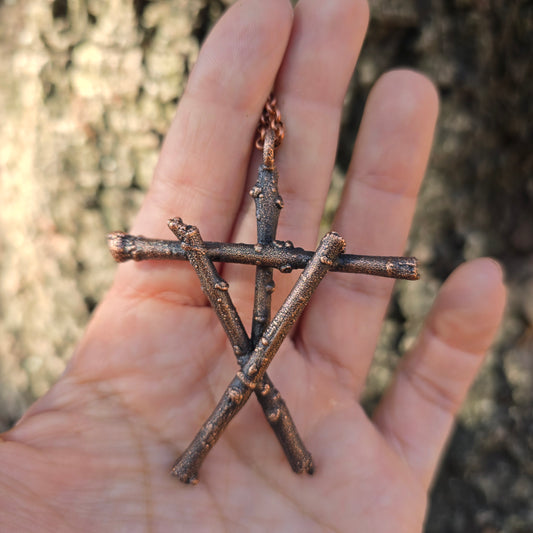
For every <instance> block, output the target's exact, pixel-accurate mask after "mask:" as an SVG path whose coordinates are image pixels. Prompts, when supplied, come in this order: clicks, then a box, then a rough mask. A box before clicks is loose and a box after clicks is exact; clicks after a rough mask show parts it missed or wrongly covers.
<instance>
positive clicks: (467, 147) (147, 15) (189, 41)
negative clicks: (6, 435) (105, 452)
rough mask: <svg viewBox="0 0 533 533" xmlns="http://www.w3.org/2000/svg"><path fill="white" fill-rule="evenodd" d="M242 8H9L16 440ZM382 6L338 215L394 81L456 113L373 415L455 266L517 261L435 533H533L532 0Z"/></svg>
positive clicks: (0, 37)
mask: <svg viewBox="0 0 533 533" xmlns="http://www.w3.org/2000/svg"><path fill="white" fill-rule="evenodd" d="M227 3H230V2H222V1H221V0H212V1H209V0H174V1H173V2H146V1H145V0H135V1H134V2H127V1H125V0H116V1H113V2H104V1H101V0H87V1H86V2H81V1H80V0H71V1H67V0H54V1H51V2H36V1H32V0H20V1H18V2H14V1H13V0H10V1H7V0H4V1H3V2H0V21H1V26H2V31H1V32H0V58H1V59H0V113H1V116H2V128H1V129H0V140H1V142H0V176H1V177H0V257H1V261H0V406H1V407H0V429H3V428H7V427H9V426H10V425H11V424H12V423H13V422H14V421H16V420H17V419H18V417H19V416H20V415H21V413H22V412H23V411H24V409H25V408H26V407H27V405H28V404H29V403H30V402H31V401H33V400H34V399H35V398H36V397H38V396H40V395H42V394H43V393H44V392H45V391H46V390H47V388H48V387H49V385H50V383H52V382H53V381H54V379H55V378H56V377H57V376H58V375H59V374H60V373H61V371H62V370H63V368H64V365H65V363H66V361H67V359H68V357H69V356H70V354H71V353H72V350H73V346H74V345H75V343H76V341H77V340H78V339H79V337H80V335H81V332H82V330H83V328H84V326H85V324H86V323H87V320H88V317H89V314H90V312H91V310H92V309H93V308H94V306H95V304H96V303H97V302H98V301H99V299H100V298H101V297H102V295H103V293H104V292H105V290H106V289H107V287H108V286H109V284H110V281H111V278H112V275H113V272H114V270H115V265H114V262H113V260H112V258H111V257H110V255H109V253H108V251H107V247H106V243H105V234H106V233H107V232H108V231H111V230H116V229H124V230H127V229H128V227H129V223H130V221H131V218H132V216H133V213H134V212H135V211H136V209H137V207H138V206H139V203H140V201H141V198H142V196H143V194H144V191H145V190H146V188H147V186H148V184H149V181H150V179H151V173H152V169H153V166H154V163H155V160H156V157H157V152H158V149H159V146H160V143H161V139H162V136H163V135H164V133H165V131H166V129H167V128H168V125H169V122H170V120H171V117H172V115H173V113H174V109H175V104H176V102H177V100H178V99H179V97H180V95H181V92H182V90H183V87H184V84H185V80H186V76H187V74H188V72H189V70H190V68H191V66H192V64H193V63H194V61H195V59H196V56H197V52H198V49H199V46H200V44H201V42H202V40H203V38H204V37H205V35H206V33H207V31H208V30H209V28H210V26H211V25H212V23H213V21H214V20H215V19H216V18H217V17H218V16H219V15H220V13H221V12H222V10H223V9H224V7H225V5H226V4H227ZM370 4H371V10H372V22H371V26H370V32H369V35H368V38H367V40H366V43H365V47H364V50H363V56H362V58H361V61H360V63H359V67H358V70H357V72H356V74H355V75H354V78H353V83H352V85H351V89H350V95H349V97H348V99H347V103H346V113H345V116H344V121H343V127H342V135H341V143H340V148H339V153H338V164H337V168H336V172H335V176H334V181H333V186H332V194H331V196H330V200H329V202H328V209H327V215H328V216H330V213H331V211H332V208H333V206H334V205H335V203H336V201H337V199H338V196H339V193H340V189H341V187H342V177H343V174H344V172H345V170H346V168H347V164H348V157H349V152H350V150H351V147H352V143H353V139H354V136H355V132H356V129H357V124H358V122H359V118H360V115H361V111H362V106H363V103H364V101H365V98H366V95H367V93H368V90H369V88H370V87H371V85H372V84H373V83H374V82H375V80H376V78H377V77H378V76H379V75H380V74H381V73H382V72H384V71H385V70H387V69H389V68H391V67H397V66H409V67H414V68H418V69H421V70H422V71H424V72H426V73H427V74H428V75H429V76H430V77H432V78H433V79H434V80H435V81H436V83H437V85H438V87H439V89H440V92H441V96H442V106H441V109H442V111H441V118H440V123H439V131H438V135H437V139H436V143H435V148H434V152H433V157H432V161H431V168H430V170H429V171H428V175H427V180H426V183H425V186H424V189H423V193H422V200H421V203H420V206H419V209H418V214H417V217H416V222H415V227H414V230H413V232H412V236H411V240H410V247H409V250H408V253H409V254H413V255H417V256H418V257H419V259H421V260H422V262H423V264H424V265H425V268H424V270H423V281H420V282H417V283H405V282H403V283H400V284H398V286H397V289H396V292H395V298H394V301H393V304H392V305H391V309H390V312H389V315H388V318H387V321H386V324H385V327H384V330H383V335H382V338H381V342H380V346H379V350H378V352H377V356H376V361H375V364H374V366H373V367H372V371H371V375H370V379H369V384H368V389H367V397H366V402H367V405H368V407H369V409H371V408H372V406H373V405H374V404H375V402H376V400H377V399H378V398H379V395H380V392H381V391H382V390H383V387H385V386H386V384H387V383H388V381H389V379H390V376H391V374H392V372H393V369H394V367H395V365H396V363H397V360H398V358H399V357H400V355H399V354H401V353H402V352H403V351H404V350H405V348H406V347H407V346H409V344H410V343H411V342H412V339H413V337H414V335H415V333H416V330H417V328H418V327H419V325H420V321H421V317H422V316H423V315H424V313H425V312H426V310H427V309H428V307H429V306H430V304H431V301H432V299H433V297H434V295H435V293H436V291H437V289H438V287H439V285H440V284H441V283H442V281H443V279H444V278H445V277H446V276H447V274H448V273H449V272H450V271H451V270H452V268H453V267H455V266H456V265H457V264H459V263H460V262H461V261H463V260H465V259H468V258H472V257H477V256H480V255H486V254H490V255H493V256H495V257H496V258H498V259H499V260H501V261H502V262H503V263H504V265H505V267H506V270H507V278H508V282H509V285H510V287H511V302H510V305H509V309H508V313H507V315H506V319H505V324H504V328H503V331H502V334H501V336H500V340H499V342H498V344H497V346H496V348H495V350H494V351H493V353H492V354H491V356H490V358H489V361H488V363H487V364H486V365H485V367H484V369H483V371H482V374H481V376H480V378H479V379H478V381H477V383H476V385H475V387H474V389H473V392H472V393H471V394H470V397H469V400H468V403H467V405H466V407H465V408H464V409H463V411H462V413H461V416H460V420H459V424H458V427H457V430H456V432H455V434H454V436H453V438H452V441H451V446H450V449H449V451H448V454H447V455H446V458H445V459H444V462H443V465H442V470H441V473H440V476H439V478H438V480H437V483H436V485H435V488H434V490H433V493H432V497H431V510H430V515H429V519H428V525H427V527H426V531H427V533H441V532H442V533H444V532H446V533H448V532H452V533H454V532H465V531H468V532H470V531H480V532H484V533H489V532H496V531H501V532H516V533H518V532H526V531H531V530H532V529H533V513H532V511H531V502H532V501H533V461H532V459H531V458H532V457H533V453H532V452H533V433H532V431H533V430H532V428H533V411H532V409H531V404H532V401H533V358H532V356H531V354H532V352H533V303H532V302H533V231H532V228H533V205H532V204H533V182H532V178H531V175H532V173H533V155H532V152H531V146H532V143H533V135H532V128H531V113H529V114H528V111H529V110H530V106H531V101H532V99H533V92H532V83H533V82H532V80H533V72H532V70H533V68H532V62H531V50H532V49H533V10H532V7H531V2H529V1H528V0H507V1H504V0H433V1H432V2H430V1H429V0H402V1H401V2H399V1H395V0H370ZM282 192H283V191H282ZM349 251H351V252H356V250H352V249H350V250H349Z"/></svg>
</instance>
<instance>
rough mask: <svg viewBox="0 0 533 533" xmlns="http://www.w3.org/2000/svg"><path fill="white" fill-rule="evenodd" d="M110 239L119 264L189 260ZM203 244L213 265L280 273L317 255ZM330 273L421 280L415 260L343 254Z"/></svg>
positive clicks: (137, 239)
mask: <svg viewBox="0 0 533 533" xmlns="http://www.w3.org/2000/svg"><path fill="white" fill-rule="evenodd" d="M107 239H108V246H109V249H110V251H111V254H112V255H113V258H114V259H115V261H117V262H118V263H122V262H125V261H130V260H133V261H147V260H162V259H173V260H178V261H184V260H187V254H186V252H185V250H184V249H183V247H182V245H181V243H179V242H177V241H169V240H163V239H148V238H146V237H142V236H137V235H129V234H127V233H122V232H120V231H116V232H114V233H110V234H109V235H108V237H107ZM204 244H205V247H206V254H207V257H209V259H211V261H214V262H223V263H238V264H242V265H257V264H261V265H263V266H268V267H272V268H277V269H278V270H280V271H281V272H292V271H293V270H300V269H303V268H305V266H306V265H307V263H308V262H309V260H310V259H311V257H313V253H314V252H310V251H307V250H304V249H302V248H295V247H294V246H293V245H292V243H291V242H290V241H274V242H273V243H272V244H270V245H268V246H257V245H253V244H232V243H224V242H209V241H206V242H205V243H204ZM331 272H346V273H350V274H367V275H371V276H381V277H385V278H395V279H404V280H417V279H419V278H420V275H419V272H418V261H417V259H416V258H415V257H396V256H390V257H389V256H373V255H356V254H341V255H340V256H339V257H338V258H337V260H336V261H335V263H334V264H333V266H332V267H331Z"/></svg>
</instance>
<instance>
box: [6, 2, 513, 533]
mask: <svg viewBox="0 0 533 533" xmlns="http://www.w3.org/2000/svg"><path fill="white" fill-rule="evenodd" d="M367 20H368V8H367V6H366V3H365V2H364V0H331V1H328V2H324V1H323V0H301V1H300V3H299V4H298V7H297V8H296V9H295V11H294V13H293V10H292V8H291V6H290V3H289V2H288V1H287V0H270V1H269V2H264V1H263V0H242V1H240V2H237V3H236V4H235V5H234V6H233V7H232V8H230V9H229V10H228V12H227V13H226V15H225V16H224V17H223V19H222V20H221V21H220V23H219V24H218V25H217V27H216V28H215V29H214V30H213V32H212V34H211V35H210V37H209V39H208V41H207V42H206V44H205V46H204V48H203V50H202V53H201V54H200V58H199V59H198V63H197V65H196V67H195V69H194V71H193V73H192V75H191V78H190V81H189V84H188V87H187V90H186V93H185V95H184V96H183V98H182V100H181V102H180V105H179V109H178V112H177V115H176V118H175V120H174V122H173V124H172V126H171V128H170V131H169V133H168V136H167V139H166V141H165V144H164V147H163V150H162V153H161V157H160V160H159V163H158V166H157V169H156V172H155V177H154V182H153V185H152V188H151V190H150V192H149V194H148V196H147V198H146V201H145V203H144V206H143V208H142V209H141V212H140V213H139V215H138V217H137V220H136V223H135V227H134V228H133V231H134V232H135V233H143V234H145V235H149V236H159V237H163V238H168V237H169V236H170V233H169V231H168V229H167V228H166V220H167V219H168V218H170V217H173V216H181V217H182V218H183V219H184V221H185V222H187V223H191V224H196V225H198V226H199V227H200V228H201V231H202V235H203V237H204V238H205V239H206V240H220V241H232V242H254V239H255V212H254V205H253V202H252V201H250V199H249V198H248V195H247V191H248V189H249V187H250V185H251V184H252V183H253V182H254V181H255V177H254V173H255V169H256V168H257V166H258V164H259V159H258V155H259V154H258V153H257V154H254V153H253V148H252V142H253V138H254V132H255V128H256V125H257V120H258V117H259V115H260V113H261V110H262V106H263V103H264V101H265V100H266V98H267V95H268V94H269V92H270V91H271V88H272V86H274V87H275V93H276V95H277V98H278V102H279V107H280V108H281V110H282V113H283V118H284V121H285V124H286V128H287V132H288V133H287V137H286V140H285V141H284V144H283V148H282V149H281V150H280V151H279V155H278V168H279V171H280V192H281V194H282V196H283V198H284V201H285V206H286V209H284V210H283V212H282V214H281V218H280V223H279V232H278V236H279V238H281V239H290V240H292V241H294V242H295V243H296V244H297V245H298V246H303V247H306V248H307V249H312V248H314V245H315V243H316V239H317V232H318V226H319V222H320V218H321V215H322V211H323V206H324V202H325V198H326V194H327V191H328V187H329V179H330V176H331V172H332V169H333V164H334V159H335V150H336V142H337V137H338V131H339V123H340V113H341V108H342V103H343V98H344V93H345V90H346V87H347V84H348V81H349V79H350V76H351V73H352V70H353V67H354V65H355V62H356V58H357V55H358V52H359V49H360V47H361V43H362V40H363V37H364V33H365V30H366V25H367ZM437 108H438V102H437V96H436V94H435V90H434V88H433V87H432V85H431V84H430V83H429V82H428V81H427V80H426V79H425V78H423V77H422V76H420V75H418V74H416V73H413V72H409V71H396V72H392V73H389V74H386V75H385V76H383V77H382V78H381V80H380V81H379V82H378V83H377V85H376V87H375V88H374V90H373V92H372V94H371V96H370V98H369V101H368V104H367V108H366V111H365V115H364V118H363V122H362V125H361V129H360V133H359V136H358V140H357V143H356V147H355V150H354V156H353V161H352V164H351V166H350V169H349V172H348V176H347V184H346V188H345V191H344V195H343V200H342V202H341V205H340V207H339V210H338V213H337V216H336V220H335V223H334V229H336V230H337V231H338V232H339V233H340V234H341V235H342V236H343V237H344V238H345V239H346V241H347V243H348V248H347V251H348V252H351V253H369V254H384V255H393V254H401V253H402V250H403V247H404V245H405V240H406V237H407V233H408V229H409V225H410V221H411V217H412V213H413V209H414V205H415V200H416V195H417V191H418V187H419V184H420V181H421V179H422V176H423V173H424V170H425V165H426V162H427V158H428V154H429V150H430V146H431V141H432V135H433V129H434V124H435V119H436V115H437ZM222 274H223V276H224V278H225V279H226V280H227V281H228V282H229V283H230V291H231V295H232V298H233V300H234V302H235V303H236V305H237V308H238V309H239V311H240V313H241V316H242V317H243V321H244V323H245V324H249V323H250V322H251V307H252V301H253V276H254V269H253V268H251V267H247V266H237V265H225V266H224V267H223V272H222ZM294 279H295V278H294V275H293V274H285V275H282V274H279V277H278V278H277V280H276V281H277V291H276V295H277V297H278V300H277V301H278V304H279V302H280V301H281V300H282V299H283V298H284V296H285V295H286V294H287V293H288V291H289V290H290V287H291V285H292V284H293V283H294ZM391 287H392V285H391V282H390V280H384V279H377V278H369V277H365V276H354V275H347V274H340V273H330V274H328V275H327V277H326V278H325V280H324V281H323V282H322V284H321V285H320V287H319V288H318V290H317V292H316V293H315V295H314V296H313V299H312V300H311V303H310V305H309V307H308V309H307V310H306V311H305V313H304V315H303V317H302V319H301V320H300V322H299V323H298V325H297V327H296V328H295V330H294V331H293V334H292V337H291V338H290V339H287V341H286V343H285V344H284V345H283V347H282V349H281V351H280V354H279V355H278V358H277V359H276V360H275V361H274V363H273V364H272V366H271V367H270V369H269V374H270V375H271V377H272V379H273V381H274V382H275V383H276V385H277V387H278V388H279V389H280V391H281V392H282V394H283V396H284V398H285V399H286V401H287V403H288V405H289V407H290V409H291V412H292V413H293V416H294V419H295V421H296V423H297V425H298V428H299V430H300V433H301V435H302V437H303V439H304V441H305V442H306V445H307V446H308V448H309V449H310V450H311V452H312V453H313V457H314V462H315V465H316V472H315V475H314V476H312V477H311V476H307V475H299V476H298V475H296V474H294V473H293V472H292V471H291V470H290V468H289V466H288V464H287V463H286V460H285V457H284V455H283V452H282V451H281V448H280V447H279V445H278V444H277V441H276V440H275V437H274V435H273V433H272V432H271V431H270V429H269V427H268V424H267V423H266V422H265V420H264V417H263V415H262V413H261V411H260V409H259V407H258V404H257V402H256V401H255V399H254V398H251V401H250V402H248V404H247V405H246V406H245V408H244V409H243V411H242V412H241V413H240V414H239V416H238V417H237V418H236V419H235V420H234V421H233V422H232V424H231V425H230V426H229V428H228V430H227V431H226V432H225V433H224V435H223V437H222V438H221V440H220V442H219V443H218V445H217V446H216V447H215V448H214V450H213V451H212V452H211V454H210V455H209V457H208V458H207V460H206V461H205V463H204V466H203V469H202V471H201V473H200V484H199V485H198V486H196V487H191V486H186V485H183V484H181V483H180V482H179V481H177V480H176V479H175V478H173V477H172V476H170V474H169V469H170V466H171V465H172V463H173V461H174V460H175V458H176V457H177V456H178V455H179V454H180V453H181V452H182V451H183V450H184V449H185V447H186V446H187V444H188V443H189V441H190V440H191V438H192V437H193V436H194V433H195V431H196V430H197V429H198V428H199V426H200V425H201V424H202V423H203V421H204V420H205V418H206V417H207V415H208V414H209V413H210V412H211V410H212V408H213V407H214V405H215V403H216V402H217V400H218V399H219V397H220V395H221V394H222V392H223V390H224V389H225V387H226V385H227V384H228V382H229V381H230V379H231V378H232V377H233V375H234V373H235V370H236V363H235V359H234V356H233V354H232V351H231V349H230V346H229V344H228V342H227V340H226V337H225V335H224V332H223V330H222V328H221V326H220V325H219V323H218V321H217V319H216V317H215V315H214V313H213V311H212V309H211V308H210V307H209V306H208V304H207V303H206V300H205V297H204V296H203V294H202V292H201V289H200V285H199V283H198V280H197V279H196V276H195V274H194V272H193V271H192V269H191V267H190V265H188V264H187V263H186V262H184V263H175V262H173V263H171V262H157V263H154V262H152V263H148V262H147V263H140V264H133V263H131V264H129V263H128V264H124V265H121V266H120V267H119V271H118V274H117V278H116V280H115V283H114V285H113V288H112V289H111V291H110V292H109V294H108V295H107V297H106V298H105V300H104V301H103V302H102V304H101V305H100V307H99V308H98V310H97V312H96V313H95V316H94V318H93V320H92V322H91V324H90V325H89V327H88V330H87V332H86V335H85V337H84V339H83V341H82V342H81V344H80V346H79V347H78V350H77V352H76V354H75V356H74V358H73V360H72V362H71V364H70V365H69V367H68V369H67V371H66V372H65V374H64V376H63V377H62V378H61V379H60V380H59V382H58V383H57V384H56V385H55V386H54V387H53V388H52V390H51V391H50V392H49V393H48V394H47V395H46V396H45V397H44V398H42V399H41V400H40V401H39V402H37V403H36V404H35V405H34V406H33V407H32V408H31V409H30V411H29V412H28V413H27V414H26V415H25V416H24V418H23V419H22V420H21V421H20V423H19V424H18V425H17V426H16V427H15V428H14V429H12V430H11V431H10V432H8V433H6V434H4V435H2V436H1V437H0V509H1V512H0V529H1V530H2V531H4V530H5V531H20V532H23V531H42V532H46V531H54V532H61V531H83V532H92V531H98V532H101V531H113V532H114V531H128V532H136V531H140V532H141V531H142V532H149V531H150V532H152V531H153V532H156V531H157V532H167V531H267V530H275V531H291V532H292V531H296V532H298V531H302V532H303V531H305V532H312V531H374V532H376V531H384V532H389V531H405V532H415V531H420V530H421V528H422V525H423V520H424V514H425V508H426V497H427V491H428V487H429V486H430V483H431V480H432V477H433V475H434V472H435V469H436V466H437V464H438V460H439V456H440V454H441V452H442V448H443V446H444V444H445V441H446V438H447V436H448V434H449V432H450V430H451V427H452V425H453V419H454V414H455V412H456V411H457V409H458V407H459V405H460V403H461V401H462V400H463V398H464V395H465V394H466V391H467V389H468V386H469V384H470V382H471V381H472V379H473V378H474V376H475V374H476V371H477V369H478V367H479V365H480V364H481V362H482V359H483V354H484V353H485V351H486V349H487V347H488V345H489V344H490V342H491V339H492V337H493V335H494V332H495V330H496V328H497V326H498V324H499V321H500V318H501V313H502V308H503V305H504V299H505V291H504V288H503V285H502V282H501V273H500V270H499V268H498V266H497V265H496V264H495V263H494V262H492V261H490V260H487V259H481V260H477V261H476V262H474V263H473V264H467V265H464V266H463V267H461V268H460V269H458V271H457V272H455V273H454V274H453V275H452V276H451V278H450V279H449V280H448V281H447V283H446V284H445V286H444V287H443V289H442V290H441V293H440V295H439V297H438V298H437V301H436V302H435V305H434V308H433V310H432V312H431V314H430V316H429V317H428V319H427V322H426V325H425V328H424V330H423V331H422V333H421V336H420V339H419V341H418V343H417V344H416V346H415V348H414V349H413V350H412V351H411V352H410V353H409V354H408V355H406V356H405V357H404V359H403V361H402V363H401V365H400V368H399V369H398V371H397V375H396V378H395V380H394V382H393V384H392V385H391V387H390V389H389V390H388V391H387V394H386V395H385V397H384V399H383V400H382V402H381V405H380V406H379V408H378V409H377V411H376V414H375V415H374V419H373V420H369V419H368V418H367V416H366V415H365V413H364V412H363V410H362V409H361V407H360V405H359V403H358V398H359V395H360V393H361V390H362V387H363V385H364V381H365V377H366V374H367V371H368V367H369V365H370V361H371V358H372V354H373V351H374V348H375V343H376V339H377V336H378V333H379V329H380V324H381V322H382V319H383V316H384V313H385V310H386V306H387V301H388V298H389V295H390V291H391ZM489 304H490V305H489ZM274 307H276V306H274Z"/></svg>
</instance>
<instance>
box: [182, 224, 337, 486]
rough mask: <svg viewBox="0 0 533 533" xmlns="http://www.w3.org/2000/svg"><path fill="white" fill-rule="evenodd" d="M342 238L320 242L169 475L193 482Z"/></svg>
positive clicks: (333, 235)
mask: <svg viewBox="0 0 533 533" xmlns="http://www.w3.org/2000/svg"><path fill="white" fill-rule="evenodd" d="M344 246H345V242H344V239H342V237H340V236H339V235H337V234H336V233H334V232H331V233H328V234H327V235H325V236H324V238H323V239H322V241H321V243H320V245H319V247H318V249H317V251H316V253H315V254H314V256H313V258H312V259H311V261H309V263H308V264H307V266H306V267H305V269H304V271H303V272H302V273H301V274H300V277H299V278H298V281H297V282H296V284H295V285H294V287H293V289H292V290H291V292H290V294H289V296H288V297H287V299H286V300H285V302H284V303H283V305H282V306H281V308H280V310H279V311H278V312H277V313H276V316H275V317H274V318H273V319H272V322H271V323H270V324H269V325H268V327H267V328H266V330H265V332H264V334H263V336H262V337H261V340H260V342H259V343H258V344H257V346H256V347H255V348H254V351H253V353H252V354H251V356H250V358H249V359H248V361H247V362H246V364H245V365H244V366H243V367H242V368H241V370H240V371H239V372H237V374H236V376H235V377H234V378H233V380H232V381H231V383H230V385H229V386H228V388H227V389H226V391H225V392H224V394H223V396H222V398H221V399H220V401H219V403H218V405H217V406H216V408H215V410H214V411H213V413H212V414H211V415H210V417H209V418H208V419H207V421H206V422H205V423H204V425H203V426H202V428H201V429H200V431H199V432H198V433H197V435H196V437H195V438H194V440H193V441H192V442H191V444H190V445H189V447H188V448H187V449H186V450H185V452H184V453H183V454H182V455H181V457H180V458H179V459H178V460H177V461H176V463H175V465H174V467H173V468H172V474H173V475H175V476H177V477H178V478H179V479H180V480H181V481H183V482H185V483H196V482H197V481H198V472H199V469H200V466H201V464H202V462H203V460H204V459H205V457H206V456H207V454H208V453H209V450H211V448H212V447H213V446H214V445H215V443H216V442H217V440H218V439H219V437H220V435H221V434H222V432H223V431H224V429H225V428H226V427H227V425H228V424H229V423H230V421H231V420H232V419H233V417H234V416H235V415H236V414H237V413H238V412H239V411H240V409H241V408H242V407H243V405H244V404H245V403H246V401H247V400H248V398H249V397H250V394H251V393H252V391H253V389H254V388H255V387H256V385H257V384H258V383H259V382H260V380H261V379H262V378H263V376H264V375H265V372H266V370H267V367H268V365H269V364H270V362H271V361H272V359H273V358H274V355H275V354H276V352H277V351H278V349H279V347H280V345H281V343H282V342H283V340H284V339H285V337H286V336H287V334H288V333H289V331H290V329H291V328H292V326H293V325H294V323H295V322H296V320H297V319H298V318H299V317H300V315H301V314H302V312H303V310H304V309H305V306H306V305H307V303H308V302H309V300H310V298H311V295H312V294H313V292H314V290H315V289H316V287H317V286H318V284H319V283H320V281H321V280H322V279H323V277H324V276H325V275H326V273H327V271H328V270H329V269H330V268H331V266H332V265H333V263H334V261H335V259H336V258H337V257H338V255H339V254H340V253H341V252H342V251H343V249H344Z"/></svg>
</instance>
